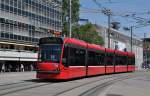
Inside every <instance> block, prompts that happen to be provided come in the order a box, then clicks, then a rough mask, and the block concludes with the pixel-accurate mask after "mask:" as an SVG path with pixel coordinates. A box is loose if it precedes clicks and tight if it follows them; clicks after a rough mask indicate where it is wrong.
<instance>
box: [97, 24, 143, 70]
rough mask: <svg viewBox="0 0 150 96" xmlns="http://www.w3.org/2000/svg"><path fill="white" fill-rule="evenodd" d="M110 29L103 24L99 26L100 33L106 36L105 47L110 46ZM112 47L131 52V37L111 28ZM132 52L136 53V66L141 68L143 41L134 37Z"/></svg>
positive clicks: (138, 68)
mask: <svg viewBox="0 0 150 96" xmlns="http://www.w3.org/2000/svg"><path fill="white" fill-rule="evenodd" d="M107 30H108V29H107V28H105V27H102V26H97V31H98V32H99V35H101V36H102V37H103V38H104V41H105V45H104V46H105V47H106V48H108V31H107ZM110 33H111V34H110V48H111V49H115V50H121V51H129V52H131V37H130V36H127V35H125V34H123V33H121V32H119V31H117V30H114V29H111V30H110ZM132 52H133V53H135V66H136V68H137V70H140V69H141V66H142V63H143V41H142V40H140V39H138V38H135V37H133V39H132Z"/></svg>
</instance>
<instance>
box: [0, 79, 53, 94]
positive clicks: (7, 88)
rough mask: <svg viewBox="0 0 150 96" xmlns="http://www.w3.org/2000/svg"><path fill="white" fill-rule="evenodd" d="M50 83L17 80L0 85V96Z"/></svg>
mask: <svg viewBox="0 0 150 96" xmlns="http://www.w3.org/2000/svg"><path fill="white" fill-rule="evenodd" d="M50 84H52V83H36V82H18V83H13V84H6V85H3V87H0V96H3V95H7V94H11V93H16V92H19V91H24V90H30V89H32V88H38V87H41V86H46V85H50Z"/></svg>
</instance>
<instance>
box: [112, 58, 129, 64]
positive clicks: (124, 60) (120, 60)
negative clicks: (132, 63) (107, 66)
mask: <svg viewBox="0 0 150 96" xmlns="http://www.w3.org/2000/svg"><path fill="white" fill-rule="evenodd" d="M115 64H116V65H126V64H127V58H126V57H125V56H116V57H115Z"/></svg>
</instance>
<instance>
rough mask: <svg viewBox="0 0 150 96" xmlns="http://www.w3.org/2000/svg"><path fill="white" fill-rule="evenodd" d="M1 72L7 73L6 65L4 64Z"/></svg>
mask: <svg viewBox="0 0 150 96" xmlns="http://www.w3.org/2000/svg"><path fill="white" fill-rule="evenodd" d="M1 72H5V64H2V70H1Z"/></svg>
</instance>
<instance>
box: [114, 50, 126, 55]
mask: <svg viewBox="0 0 150 96" xmlns="http://www.w3.org/2000/svg"><path fill="white" fill-rule="evenodd" d="M115 53H116V54H118V55H125V56H127V55H128V52H123V51H120V50H115Z"/></svg>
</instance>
